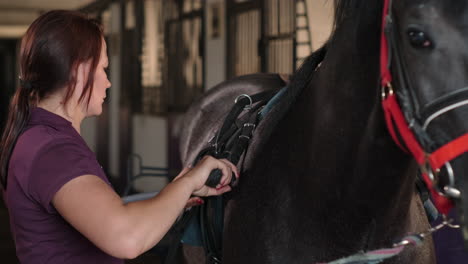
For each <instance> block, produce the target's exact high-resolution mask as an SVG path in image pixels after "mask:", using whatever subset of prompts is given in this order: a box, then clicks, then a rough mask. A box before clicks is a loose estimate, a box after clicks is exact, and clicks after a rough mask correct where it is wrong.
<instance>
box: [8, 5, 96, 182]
mask: <svg viewBox="0 0 468 264" xmlns="http://www.w3.org/2000/svg"><path fill="white" fill-rule="evenodd" d="M102 41H103V32H102V28H101V26H100V24H99V23H98V22H97V20H95V19H90V18H88V17H87V16H85V15H84V14H82V13H79V12H76V11H66V10H55V11H49V12H47V13H44V14H43V15H41V16H40V17H38V18H37V19H36V20H35V21H34V22H33V23H32V24H31V25H30V26H29V28H28V30H27V31H26V34H25V35H24V36H23V38H22V40H21V50H20V57H19V66H20V76H19V78H20V86H19V88H18V89H17V90H16V92H15V94H14V95H13V97H12V99H11V102H10V108H9V112H8V119H7V123H6V126H5V130H4V131H3V134H2V137H1V141H0V180H1V184H2V186H3V188H4V189H5V188H6V186H7V175H8V164H9V161H10V157H11V155H12V152H13V149H14V147H15V144H16V141H17V140H18V137H19V136H20V134H21V133H22V132H23V130H24V128H25V126H26V124H27V123H28V121H29V117H30V110H31V108H32V107H34V106H36V105H37V103H38V102H39V101H40V100H41V99H43V98H44V97H46V96H48V95H50V94H52V93H54V92H56V91H57V90H59V89H62V88H63V89H65V93H64V95H65V98H64V101H63V103H64V104H65V103H67V102H68V101H69V100H70V98H71V97H72V95H73V92H74V90H75V86H76V74H77V70H78V66H79V65H80V64H81V63H84V62H89V63H90V65H91V67H90V69H89V73H88V79H87V80H86V82H85V85H84V87H83V92H82V94H81V96H80V98H79V100H80V101H83V100H84V99H86V100H87V103H89V100H90V98H91V93H92V90H93V82H94V72H95V71H96V68H97V65H98V62H99V58H100V55H101V47H102V46H101V45H102Z"/></svg>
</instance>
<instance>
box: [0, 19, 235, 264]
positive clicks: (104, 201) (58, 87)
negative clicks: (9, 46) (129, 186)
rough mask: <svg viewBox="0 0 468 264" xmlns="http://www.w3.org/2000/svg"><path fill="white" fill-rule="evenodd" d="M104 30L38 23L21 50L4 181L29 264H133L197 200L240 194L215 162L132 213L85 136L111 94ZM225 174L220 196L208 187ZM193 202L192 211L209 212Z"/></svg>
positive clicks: (2, 157) (0, 158) (20, 250)
mask: <svg viewBox="0 0 468 264" xmlns="http://www.w3.org/2000/svg"><path fill="white" fill-rule="evenodd" d="M107 66H108V58H107V55H106V43H105V41H104V38H103V33H102V30H101V27H100V26H99V24H98V23H96V21H94V20H92V19H88V18H86V17H85V16H83V15H82V14H80V13H77V12H74V11H51V12H48V13H45V14H43V15H42V16H40V17H39V18H38V19H37V20H35V21H34V22H33V23H32V24H31V26H30V27H29V29H28V30H27V32H26V34H25V36H24V37H23V39H22V42H21V53H20V73H21V75H20V87H19V89H18V90H17V91H16V93H15V95H14V97H13V99H12V102H11V106H10V112H9V117H8V123H7V126H6V129H5V131H4V133H3V136H2V139H1V148H0V149H1V153H0V169H1V170H0V174H1V175H0V176H1V180H2V186H3V190H4V198H5V201H6V204H7V207H8V210H9V214H10V222H11V229H12V233H13V236H14V240H15V243H16V250H17V256H18V258H19V260H20V261H21V263H26V264H27V263H35V264H38V263H69V264H70V263H101V264H104V263H123V260H122V259H131V258H135V257H137V256H138V255H140V254H141V253H143V252H145V251H147V250H148V249H150V248H151V247H153V246H154V245H155V244H157V243H158V242H159V240H160V239H161V238H162V237H163V236H164V234H165V233H166V232H167V231H168V230H169V228H170V227H171V225H172V224H173V223H174V222H175V220H176V218H177V217H178V215H179V214H180V212H181V211H182V210H183V208H184V206H186V205H187V203H188V201H189V199H190V196H192V195H194V196H209V195H220V194H222V193H225V192H227V191H229V190H230V187H229V185H228V184H227V183H229V182H230V180H231V179H230V177H231V175H232V172H234V173H235V174H236V177H238V173H237V171H236V168H235V166H233V165H232V164H231V163H229V162H228V161H226V160H216V159H214V158H211V157H205V158H204V159H202V161H201V162H199V164H198V165H197V166H195V167H194V168H192V169H185V170H183V171H182V172H181V174H180V175H179V176H177V177H176V179H175V180H174V181H173V182H172V183H170V184H168V185H167V186H166V188H164V189H163V190H162V191H161V192H160V194H159V195H157V196H156V197H154V198H152V199H149V200H146V201H139V202H134V203H129V204H126V205H124V204H123V203H122V201H121V199H120V197H119V196H118V195H117V194H116V193H115V192H114V190H113V189H112V188H111V186H110V184H109V181H108V180H107V178H106V176H105V175H104V173H103V171H102V169H101V167H100V166H99V164H98V162H97V161H96V158H95V156H94V154H93V153H92V152H91V151H90V150H89V148H88V147H87V146H86V143H85V142H84V140H83V139H82V138H81V136H80V125H81V122H82V121H83V119H84V118H86V117H88V116H95V115H99V114H101V112H102V103H103V101H104V98H105V97H106V89H107V88H109V87H110V86H111V84H110V82H109V80H108V79H107V76H106V72H105V69H106V67H107ZM215 168H219V169H221V170H222V172H223V177H222V179H221V183H220V185H218V186H217V188H216V189H214V188H209V187H207V186H205V185H204V183H205V182H206V180H207V177H208V174H209V172H210V171H211V170H213V169H215ZM195 199H198V200H193V198H192V200H190V201H191V202H194V201H195V202H197V201H198V202H201V200H200V198H195Z"/></svg>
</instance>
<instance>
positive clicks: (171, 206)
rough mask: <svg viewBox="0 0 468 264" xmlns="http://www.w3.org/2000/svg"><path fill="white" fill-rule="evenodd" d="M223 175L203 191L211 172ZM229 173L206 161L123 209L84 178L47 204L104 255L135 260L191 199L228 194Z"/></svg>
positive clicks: (106, 190)
mask: <svg viewBox="0 0 468 264" xmlns="http://www.w3.org/2000/svg"><path fill="white" fill-rule="evenodd" d="M215 168H219V169H221V170H222V171H223V178H222V180H221V182H222V186H223V187H221V188H218V189H213V188H208V187H206V186H204V183H205V182H206V179H207V177H208V174H209V173H210V172H211V170H212V169H215ZM231 170H232V171H234V172H235V173H236V175H237V172H236V169H235V167H234V165H232V164H231V163H229V162H227V161H220V160H216V159H214V158H205V159H203V160H202V161H201V162H200V163H199V165H197V166H196V167H195V168H193V169H191V170H189V171H188V172H186V173H185V174H183V175H180V176H178V177H177V178H176V179H175V180H174V181H173V182H171V183H170V184H168V185H167V186H166V187H165V188H164V189H163V190H162V191H161V192H160V193H159V194H158V195H157V196H156V197H154V198H151V199H148V200H144V201H138V202H133V203H128V204H123V202H122V200H121V198H120V197H119V196H118V195H117V194H116V193H115V192H114V190H112V188H110V187H109V186H108V185H107V184H106V183H105V182H104V181H102V180H101V179H100V178H99V177H97V176H94V175H83V176H80V177H77V178H75V179H73V180H71V181H69V182H68V183H66V184H65V185H64V186H63V187H62V188H61V189H60V190H59V191H58V192H57V193H56V194H55V196H54V198H53V200H52V203H53V204H54V206H55V208H56V209H57V210H58V212H59V213H60V214H61V215H62V216H63V217H64V218H65V219H66V220H67V221H68V222H69V223H70V224H71V225H72V226H73V227H75V228H76V229H77V230H78V231H79V232H80V233H82V234H83V235H84V236H86V237H87V238H88V239H89V240H90V241H91V242H93V243H94V244H95V245H96V246H97V247H99V248H101V249H102V250H103V251H104V252H106V253H108V254H110V255H112V256H115V257H118V258H126V259H130V258H135V257H137V256H138V255H140V254H142V253H144V252H145V251H147V250H148V249H150V248H151V247H153V246H154V245H155V244H157V243H158V242H159V241H160V240H161V239H162V237H163V236H164V235H165V234H166V233H167V231H168V230H169V228H170V227H171V226H172V225H173V223H174V222H175V220H176V219H177V217H178V216H179V214H180V213H181V211H182V210H183V208H184V206H185V205H186V203H187V200H188V199H189V198H190V196H191V195H192V193H194V192H195V193H196V194H198V195H203V196H208V195H219V194H222V193H224V192H227V191H229V190H230V187H229V186H228V185H227V183H229V182H230V178H231V175H232V173H231Z"/></svg>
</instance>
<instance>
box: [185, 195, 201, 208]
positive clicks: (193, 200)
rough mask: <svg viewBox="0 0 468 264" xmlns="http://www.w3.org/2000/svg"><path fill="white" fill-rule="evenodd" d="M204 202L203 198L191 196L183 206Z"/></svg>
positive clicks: (187, 206) (188, 206)
mask: <svg viewBox="0 0 468 264" xmlns="http://www.w3.org/2000/svg"><path fill="white" fill-rule="evenodd" d="M203 203H204V201H203V199H202V198H200V197H192V198H190V199H189V200H188V201H187V204H186V205H185V208H190V207H193V206H198V205H202V204H203Z"/></svg>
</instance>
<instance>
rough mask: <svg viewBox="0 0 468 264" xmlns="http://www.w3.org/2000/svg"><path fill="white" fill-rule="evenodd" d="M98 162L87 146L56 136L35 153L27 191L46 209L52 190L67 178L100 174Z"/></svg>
mask: <svg viewBox="0 0 468 264" xmlns="http://www.w3.org/2000/svg"><path fill="white" fill-rule="evenodd" d="M100 170H101V168H100V166H99V163H98V162H97V160H96V158H95V156H94V154H93V153H92V152H91V151H89V149H87V147H86V146H83V145H81V144H79V142H74V141H73V140H55V141H53V142H51V143H49V144H47V145H46V146H44V147H43V148H42V149H41V150H40V151H39V152H38V154H37V156H36V158H35V159H34V161H33V164H32V167H31V172H30V173H31V174H30V176H29V191H30V194H31V196H32V197H33V199H35V200H36V201H37V202H38V203H39V204H41V205H42V206H43V207H44V208H45V209H46V210H47V211H48V212H49V213H53V212H55V209H54V207H53V205H52V203H51V201H52V199H53V197H54V196H55V194H56V193H57V192H58V190H60V188H61V187H62V186H63V185H65V184H66V183H67V182H69V181H70V180H72V179H74V178H76V177H79V176H83V175H99V173H100Z"/></svg>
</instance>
